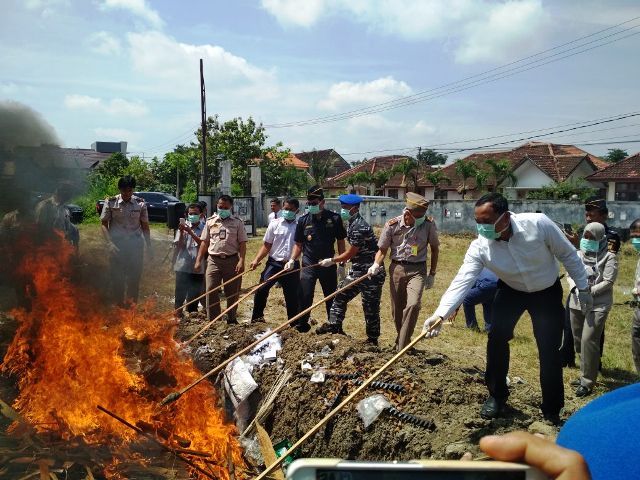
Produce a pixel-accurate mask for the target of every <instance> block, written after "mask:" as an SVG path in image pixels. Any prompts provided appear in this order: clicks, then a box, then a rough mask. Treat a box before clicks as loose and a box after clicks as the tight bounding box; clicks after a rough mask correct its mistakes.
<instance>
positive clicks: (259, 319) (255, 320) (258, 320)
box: [251, 317, 266, 323]
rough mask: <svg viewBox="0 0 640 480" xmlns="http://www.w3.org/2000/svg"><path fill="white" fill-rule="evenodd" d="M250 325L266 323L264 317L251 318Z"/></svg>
mask: <svg viewBox="0 0 640 480" xmlns="http://www.w3.org/2000/svg"><path fill="white" fill-rule="evenodd" d="M251 323H266V320H265V319H264V317H258V318H252V319H251Z"/></svg>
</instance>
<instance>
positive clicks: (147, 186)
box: [124, 155, 163, 191]
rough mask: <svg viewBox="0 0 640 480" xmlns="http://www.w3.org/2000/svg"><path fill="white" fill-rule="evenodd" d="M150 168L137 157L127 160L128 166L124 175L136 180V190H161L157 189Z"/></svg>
mask: <svg viewBox="0 0 640 480" xmlns="http://www.w3.org/2000/svg"><path fill="white" fill-rule="evenodd" d="M150 167H151V166H150V165H149V163H147V162H145V161H144V160H143V159H142V158H140V157H139V156H137V155H136V156H133V157H131V159H130V160H129V165H128V166H127V168H126V169H125V171H124V173H125V175H131V176H132V177H133V178H135V179H136V190H140V191H143V190H156V189H157V190H161V189H159V188H157V185H156V180H155V177H154V175H153V172H152V171H151V168H150ZM161 191H163V190H161Z"/></svg>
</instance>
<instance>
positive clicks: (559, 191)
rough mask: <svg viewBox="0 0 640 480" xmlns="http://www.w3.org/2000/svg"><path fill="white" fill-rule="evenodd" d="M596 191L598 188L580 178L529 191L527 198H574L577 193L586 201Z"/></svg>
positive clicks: (581, 199) (578, 196)
mask: <svg viewBox="0 0 640 480" xmlns="http://www.w3.org/2000/svg"><path fill="white" fill-rule="evenodd" d="M596 193H597V189H595V188H593V187H591V186H590V185H589V184H588V183H587V182H585V181H584V180H583V179H582V178H580V179H571V180H565V181H563V182H560V183H552V184H550V185H545V186H544V187H542V188H541V189H539V190H534V191H531V192H528V193H527V200H572V199H573V198H575V197H574V195H575V196H577V198H578V199H580V201H585V200H586V199H587V198H589V197H592V196H593V195H595V194H596Z"/></svg>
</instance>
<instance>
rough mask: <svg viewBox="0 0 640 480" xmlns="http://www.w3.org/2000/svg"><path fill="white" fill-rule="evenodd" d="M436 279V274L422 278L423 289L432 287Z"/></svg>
mask: <svg viewBox="0 0 640 480" xmlns="http://www.w3.org/2000/svg"><path fill="white" fill-rule="evenodd" d="M435 280H436V276H435V275H431V274H429V275H427V278H425V279H424V289H425V290H430V289H432V288H433V283H434V282H435Z"/></svg>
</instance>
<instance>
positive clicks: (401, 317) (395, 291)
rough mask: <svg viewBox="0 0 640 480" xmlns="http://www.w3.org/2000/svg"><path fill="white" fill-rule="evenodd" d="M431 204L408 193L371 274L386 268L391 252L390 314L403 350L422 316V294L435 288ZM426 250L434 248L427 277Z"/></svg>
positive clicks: (435, 253)
mask: <svg viewBox="0 0 640 480" xmlns="http://www.w3.org/2000/svg"><path fill="white" fill-rule="evenodd" d="M428 208H429V201H428V200H427V199H426V198H424V197H422V196H420V195H418V194H417V193H413V192H409V193H407V196H406V206H405V208H404V211H403V212H402V215H400V216H398V217H395V218H392V219H391V220H389V221H388V222H387V223H386V224H385V226H384V228H383V229H382V233H380V241H379V242H378V252H377V253H376V257H375V261H374V262H373V264H372V265H371V267H370V268H369V273H371V275H377V274H378V272H379V271H380V270H381V269H383V268H384V267H383V265H382V263H383V262H384V257H385V256H386V254H387V251H389V250H391V254H390V256H391V265H390V266H389V287H390V289H391V314H392V316H393V320H394V323H395V326H396V332H398V335H397V337H396V349H397V350H398V351H400V350H402V349H403V348H404V347H405V346H406V345H407V344H408V343H409V342H410V341H411V335H412V334H413V330H414V329H415V327H416V322H417V321H418V314H419V313H420V306H421V305H420V302H421V300H422V291H423V290H424V289H425V288H431V287H433V282H434V280H435V275H436V269H437V267H438V253H439V250H438V246H439V245H440V241H439V240H438V231H437V229H436V224H435V222H434V221H433V218H430V217H427V209H428ZM427 247H429V248H431V263H430V268H429V274H428V275H427Z"/></svg>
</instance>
